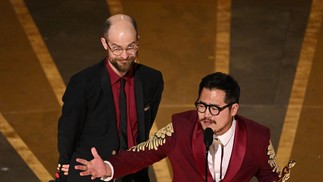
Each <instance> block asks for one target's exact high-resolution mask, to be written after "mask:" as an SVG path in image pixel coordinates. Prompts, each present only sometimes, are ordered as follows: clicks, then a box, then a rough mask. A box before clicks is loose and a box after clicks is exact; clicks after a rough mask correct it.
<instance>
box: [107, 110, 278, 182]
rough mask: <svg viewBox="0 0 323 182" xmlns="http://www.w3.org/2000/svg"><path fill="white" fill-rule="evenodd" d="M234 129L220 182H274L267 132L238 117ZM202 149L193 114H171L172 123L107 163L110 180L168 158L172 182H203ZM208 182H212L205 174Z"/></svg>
mask: <svg viewBox="0 0 323 182" xmlns="http://www.w3.org/2000/svg"><path fill="white" fill-rule="evenodd" d="M235 119H236V121H237V127H236V131H235V138H234V144H233V151H232V155H231V159H230V162H229V166H228V170H227V172H226V175H225V176H224V179H223V182H244V181H246V182H247V181H248V182H249V181H250V179H251V178H252V177H253V176H255V177H257V178H258V180H259V181H260V182H272V181H277V180H278V179H279V177H278V173H277V172H278V171H279V169H278V168H277V164H276V161H275V152H274V150H273V147H272V145H271V142H270V132H269V129H268V128H266V127H264V126H262V125H260V124H257V123H256V122H254V121H251V120H249V119H246V118H244V117H242V116H239V115H238V116H236V117H235ZM205 150H206V149H205V145H204V141H203V130H202V127H201V125H200V123H199V122H198V116H197V112H196V111H187V112H183V113H178V114H174V115H173V116H172V123H171V124H169V125H167V126H166V127H164V128H162V129H161V130H159V131H158V132H157V133H156V134H155V135H154V136H152V137H151V138H150V139H149V140H148V141H146V142H143V143H140V144H138V145H137V146H134V147H132V148H131V149H129V151H125V152H120V153H119V155H117V156H114V157H112V158H110V159H109V162H111V164H112V165H113V167H114V171H115V174H114V177H119V176H123V175H125V174H127V173H132V172H134V171H137V170H139V169H142V168H144V167H146V166H148V165H151V164H153V163H155V162H157V161H159V160H161V159H163V158H165V157H167V156H168V158H169V160H170V163H171V165H172V169H173V181H174V182H183V181H194V182H203V181H205V155H206V154H205ZM208 181H209V182H211V181H213V179H212V176H211V174H210V172H208Z"/></svg>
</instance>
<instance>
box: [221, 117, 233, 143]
mask: <svg viewBox="0 0 323 182" xmlns="http://www.w3.org/2000/svg"><path fill="white" fill-rule="evenodd" d="M236 124H237V123H236V120H235V118H233V121H232V125H231V127H230V129H229V130H228V131H227V132H225V133H224V134H223V135H219V136H218V138H219V140H220V141H221V142H222V144H223V145H224V146H226V145H227V144H228V143H229V141H230V140H231V139H232V136H233V135H234V133H235V130H236Z"/></svg>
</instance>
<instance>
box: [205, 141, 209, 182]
mask: <svg viewBox="0 0 323 182" xmlns="http://www.w3.org/2000/svg"><path fill="white" fill-rule="evenodd" d="M208 152H209V147H208V146H207V147H206V150H205V182H207V178H208V170H209V165H208V160H207V157H208Z"/></svg>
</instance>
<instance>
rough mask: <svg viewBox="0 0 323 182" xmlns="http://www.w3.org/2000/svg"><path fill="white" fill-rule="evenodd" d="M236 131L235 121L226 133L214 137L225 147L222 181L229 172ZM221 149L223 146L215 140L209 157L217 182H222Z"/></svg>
mask: <svg viewBox="0 0 323 182" xmlns="http://www.w3.org/2000/svg"><path fill="white" fill-rule="evenodd" d="M235 129H236V120H235V119H234V120H233V122H232V125H231V127H230V129H229V130H228V131H227V132H226V133H224V134H223V135H219V136H216V135H214V137H215V138H218V139H219V141H220V142H221V143H222V145H223V147H224V148H223V149H224V150H223V151H224V152H223V153H224V155H223V159H222V179H223V178H224V176H225V174H226V172H227V169H228V165H229V161H230V158H231V154H232V148H233V141H234V133H235ZM221 147H222V146H221V145H220V144H219V143H218V142H217V141H216V139H214V140H213V143H212V145H211V146H210V150H209V155H208V165H209V170H210V172H211V175H212V177H213V179H215V181H220V180H222V179H220V170H221V151H222V149H221ZM213 151H216V152H215V156H212V154H211V153H212V152H213ZM214 176H215V177H214Z"/></svg>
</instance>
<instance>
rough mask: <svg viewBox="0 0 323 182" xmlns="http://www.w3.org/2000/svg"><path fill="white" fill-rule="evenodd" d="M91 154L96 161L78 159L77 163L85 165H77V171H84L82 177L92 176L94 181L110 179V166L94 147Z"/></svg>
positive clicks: (81, 173)
mask: <svg viewBox="0 0 323 182" xmlns="http://www.w3.org/2000/svg"><path fill="white" fill-rule="evenodd" d="M91 152H92V155H93V157H94V159H92V160H91V161H87V160H85V159H81V158H77V159H76V161H77V162H79V163H81V164H83V165H76V166H75V169H76V170H80V171H82V172H80V175H81V176H88V175H91V176H92V177H91V179H92V180H94V179H95V178H101V177H105V178H106V177H110V176H111V175H112V171H111V168H110V166H109V165H107V164H105V163H104V162H103V160H102V158H101V157H100V156H99V154H98V152H97V151H96V149H95V148H94V147H93V148H92V149H91Z"/></svg>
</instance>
